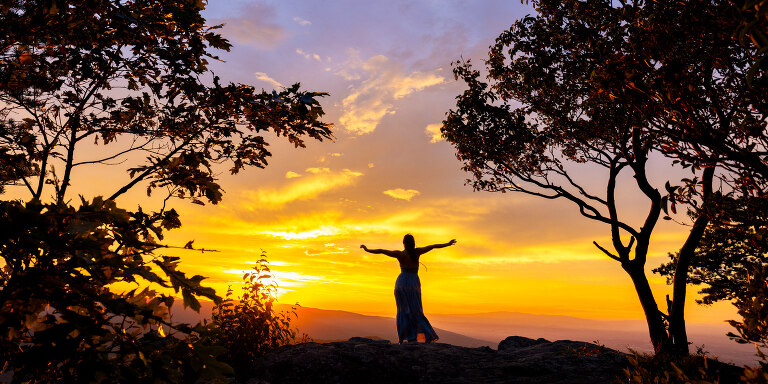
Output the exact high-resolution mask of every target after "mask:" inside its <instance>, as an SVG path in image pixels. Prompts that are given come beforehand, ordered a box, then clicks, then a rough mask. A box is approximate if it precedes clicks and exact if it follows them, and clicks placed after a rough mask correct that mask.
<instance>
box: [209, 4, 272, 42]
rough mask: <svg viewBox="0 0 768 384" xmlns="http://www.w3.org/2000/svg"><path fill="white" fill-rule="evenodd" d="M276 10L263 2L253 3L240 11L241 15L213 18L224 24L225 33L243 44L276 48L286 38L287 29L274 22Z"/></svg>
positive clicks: (216, 21)
mask: <svg viewBox="0 0 768 384" xmlns="http://www.w3.org/2000/svg"><path fill="white" fill-rule="evenodd" d="M276 18H277V16H276V12H275V10H274V9H273V8H272V7H270V6H267V5H263V4H251V5H249V6H247V7H245V8H244V9H242V10H241V11H240V16H239V17H226V18H221V19H216V20H213V21H214V22H215V23H217V24H224V28H223V35H224V36H225V37H228V38H231V39H234V40H236V41H238V42H240V43H243V44H249V45H252V46H255V47H258V48H262V49H272V48H275V47H276V46H277V45H278V44H280V43H281V42H282V41H283V40H285V38H286V33H285V29H284V28H283V27H282V26H280V25H278V24H275V23H274V22H273V20H275V19H276Z"/></svg>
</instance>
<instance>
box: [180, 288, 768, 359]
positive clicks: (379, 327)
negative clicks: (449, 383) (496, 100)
mask: <svg viewBox="0 0 768 384" xmlns="http://www.w3.org/2000/svg"><path fill="white" fill-rule="evenodd" d="M201 304H202V308H201V310H200V313H195V312H192V311H190V310H182V309H181V308H180V306H175V307H174V309H173V311H172V314H173V319H174V321H177V322H185V323H197V322H199V321H201V320H202V319H210V318H211V309H212V307H213V303H211V302H201ZM291 307H292V306H290V305H286V304H278V305H277V309H278V311H285V310H290V308H291ZM296 314H297V318H295V319H293V321H292V322H291V324H292V325H293V326H295V327H297V328H298V329H299V331H300V332H301V333H305V334H307V335H309V336H310V337H311V338H312V339H314V340H316V341H322V342H327V341H338V340H348V339H349V338H351V337H367V338H372V339H382V340H389V341H391V342H393V343H397V331H396V325H395V319H394V318H393V317H386V316H370V315H362V314H359V313H354V312H348V311H340V310H327V309H318V308H309V307H297V308H296ZM427 317H428V319H429V321H430V322H431V324H432V326H433V327H435V329H436V332H437V334H438V336H439V337H440V340H439V341H438V342H440V343H448V344H453V345H457V346H463V347H469V348H476V347H480V346H489V347H491V348H496V347H497V345H498V343H499V341H500V340H502V339H504V338H506V337H507V336H509V335H520V336H524V337H529V338H534V339H537V338H540V337H541V338H545V339H549V340H579V341H586V342H595V341H598V342H599V343H601V344H604V345H606V346H608V347H610V348H613V349H616V350H620V351H627V350H628V349H633V350H636V351H638V352H650V351H651V344H650V341H649V338H648V330H647V328H646V324H645V321H642V320H595V319H584V318H578V317H571V316H563V315H539V314H530V313H519V312H489V313H480V314H467V315H445V314H427ZM729 330H730V329H729V326H728V325H727V324H725V323H723V324H722V325H720V326H718V325H701V324H689V325H688V334H689V340H691V342H692V343H693V344H692V347H691V350H692V351H695V348H696V347H699V346H702V345H703V349H704V350H706V351H708V352H710V354H711V355H712V356H717V357H719V358H720V359H721V360H722V361H725V362H733V363H736V364H740V365H741V364H747V365H752V366H754V365H756V361H757V360H756V357H755V349H754V346H752V345H741V344H737V343H735V342H733V341H731V340H729V339H728V338H727V337H726V336H725V333H726V332H728V331H729Z"/></svg>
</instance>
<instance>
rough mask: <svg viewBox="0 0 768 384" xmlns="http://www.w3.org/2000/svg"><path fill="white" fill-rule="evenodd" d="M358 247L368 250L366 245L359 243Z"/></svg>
mask: <svg viewBox="0 0 768 384" xmlns="http://www.w3.org/2000/svg"><path fill="white" fill-rule="evenodd" d="M360 248H362V249H363V250H364V251H368V247H366V246H365V245H362V244H360Z"/></svg>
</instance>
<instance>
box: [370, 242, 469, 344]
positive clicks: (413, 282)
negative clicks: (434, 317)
mask: <svg viewBox="0 0 768 384" xmlns="http://www.w3.org/2000/svg"><path fill="white" fill-rule="evenodd" d="M454 244H456V240H455V239H454V240H451V241H449V242H447V243H445V244H434V245H428V246H426V247H421V248H416V242H415V241H414V239H413V236H411V234H410V233H409V234H407V235H405V237H403V246H405V250H403V251H388V250H386V249H368V247H366V246H365V245H361V246H360V248H362V249H364V250H365V251H366V252H370V253H380V254H384V255H387V256H389V257H394V258H396V259H397V261H399V262H400V271H401V272H400V275H399V276H397V281H395V303H396V304H397V337H398V338H399V339H400V343H402V342H403V341H408V342H415V341H417V340H418V338H419V337H418V336H419V335H424V342H426V343H431V342H433V341H435V340H437V333H435V330H434V329H432V326H431V325H430V324H429V320H427V318H426V316H424V309H423V308H422V306H421V281H420V280H419V275H418V273H419V256H421V255H423V254H425V253H427V252H429V251H431V250H433V249H435V248H445V247H447V246H450V245H454Z"/></svg>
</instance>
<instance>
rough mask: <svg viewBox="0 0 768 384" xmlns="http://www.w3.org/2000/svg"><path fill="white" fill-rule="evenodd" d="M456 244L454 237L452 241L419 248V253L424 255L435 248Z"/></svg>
mask: <svg viewBox="0 0 768 384" xmlns="http://www.w3.org/2000/svg"><path fill="white" fill-rule="evenodd" d="M454 244H456V239H452V240H451V241H449V242H447V243H444V244H432V245H427V246H426V247H422V248H417V252H419V255H423V254H425V253H427V252H429V251H431V250H433V249H435V248H445V247H450V246H451V245H454Z"/></svg>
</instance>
